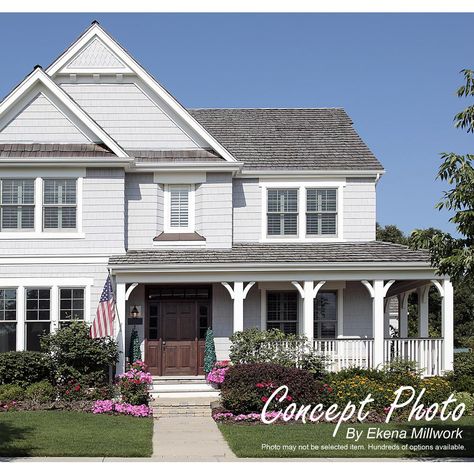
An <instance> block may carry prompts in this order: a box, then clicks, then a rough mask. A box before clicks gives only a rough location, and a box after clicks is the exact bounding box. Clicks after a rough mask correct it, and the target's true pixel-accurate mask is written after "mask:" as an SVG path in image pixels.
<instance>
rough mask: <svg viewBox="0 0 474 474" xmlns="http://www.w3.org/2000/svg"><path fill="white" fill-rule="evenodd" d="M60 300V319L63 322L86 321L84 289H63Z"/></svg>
mask: <svg viewBox="0 0 474 474" xmlns="http://www.w3.org/2000/svg"><path fill="white" fill-rule="evenodd" d="M59 298H60V301H59V319H60V320H61V321H70V320H72V319H80V320H83V319H84V289H83V288H61V289H60V296H59Z"/></svg>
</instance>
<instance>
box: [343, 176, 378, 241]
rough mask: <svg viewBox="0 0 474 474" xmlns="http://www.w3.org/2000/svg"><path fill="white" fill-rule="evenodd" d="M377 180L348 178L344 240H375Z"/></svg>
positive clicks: (345, 192) (345, 188) (345, 195)
mask: <svg viewBox="0 0 474 474" xmlns="http://www.w3.org/2000/svg"><path fill="white" fill-rule="evenodd" d="M375 201H376V195H375V181H374V180H373V179H366V178H347V181H346V186H345V187H344V240H348V241H351V240H375V220H376V204H375Z"/></svg>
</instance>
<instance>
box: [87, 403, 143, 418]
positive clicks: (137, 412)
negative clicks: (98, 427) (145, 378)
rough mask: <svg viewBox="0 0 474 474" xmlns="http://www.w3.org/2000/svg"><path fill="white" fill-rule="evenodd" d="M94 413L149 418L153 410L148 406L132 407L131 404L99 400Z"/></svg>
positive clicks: (93, 409) (94, 407) (93, 410)
mask: <svg viewBox="0 0 474 474" xmlns="http://www.w3.org/2000/svg"><path fill="white" fill-rule="evenodd" d="M92 413H95V414H96V415H97V414H100V413H108V414H115V413H121V414H123V415H131V416H137V417H147V416H150V415H151V413H152V409H151V408H150V407H148V406H147V405H131V404H130V403H120V402H114V401H113V400H97V401H96V402H95V403H94V406H93V408H92Z"/></svg>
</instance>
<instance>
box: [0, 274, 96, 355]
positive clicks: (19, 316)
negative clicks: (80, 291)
mask: <svg viewBox="0 0 474 474" xmlns="http://www.w3.org/2000/svg"><path fill="white" fill-rule="evenodd" d="M93 285H94V280H93V279H92V278H64V279H61V278H0V288H11V289H16V350H17V351H23V350H25V348H26V323H27V321H26V290H27V289H28V288H49V289H50V290H51V305H50V313H51V318H50V324H51V326H50V328H51V329H50V330H51V332H55V331H56V330H57V329H58V327H59V289H60V288H84V321H85V322H91V288H92V286H93ZM33 322H34V321H33Z"/></svg>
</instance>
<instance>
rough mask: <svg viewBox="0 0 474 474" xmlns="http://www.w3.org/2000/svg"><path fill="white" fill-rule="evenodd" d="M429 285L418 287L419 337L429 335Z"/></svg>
mask: <svg viewBox="0 0 474 474" xmlns="http://www.w3.org/2000/svg"><path fill="white" fill-rule="evenodd" d="M429 292H430V287H429V285H425V286H423V287H421V288H418V337H429V333H428V314H429V311H428V300H429V298H428V295H429Z"/></svg>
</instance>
